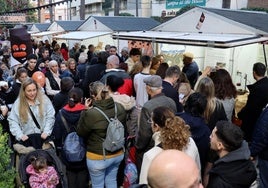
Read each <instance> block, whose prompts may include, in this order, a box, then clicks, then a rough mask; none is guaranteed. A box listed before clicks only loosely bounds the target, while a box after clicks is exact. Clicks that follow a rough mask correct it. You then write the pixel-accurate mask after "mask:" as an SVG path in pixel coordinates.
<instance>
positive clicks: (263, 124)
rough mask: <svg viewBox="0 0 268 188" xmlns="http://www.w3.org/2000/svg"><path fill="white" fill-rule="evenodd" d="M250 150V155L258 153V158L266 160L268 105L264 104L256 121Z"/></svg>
mask: <svg viewBox="0 0 268 188" xmlns="http://www.w3.org/2000/svg"><path fill="white" fill-rule="evenodd" d="M250 152H251V156H253V157H255V156H257V155H258V157H259V158H260V159H263V160H267V161H268V106H266V108H265V109H264V110H263V112H262V113H261V115H260V117H259V119H258V120H257V122H256V125H255V130H254V132H253V136H252V142H251V144H250Z"/></svg>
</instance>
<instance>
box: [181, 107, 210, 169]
mask: <svg viewBox="0 0 268 188" xmlns="http://www.w3.org/2000/svg"><path fill="white" fill-rule="evenodd" d="M179 116H180V117H181V118H182V119H183V120H184V121H185V122H186V124H187V125H189V126H190V131H191V137H192V138H193V140H194V141H195V143H196V146H197V148H198V151H199V155H200V162H201V166H202V169H204V167H205V164H206V162H207V157H208V152H209V148H210V138H209V137H210V134H211V131H210V130H209V128H208V126H207V124H206V123H205V119H204V118H202V117H195V116H191V115H190V114H189V113H187V112H185V113H181V114H179Z"/></svg>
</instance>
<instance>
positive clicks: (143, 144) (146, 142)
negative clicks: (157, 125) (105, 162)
mask: <svg viewBox="0 0 268 188" xmlns="http://www.w3.org/2000/svg"><path fill="white" fill-rule="evenodd" d="M143 81H144V83H145V84H146V91H147V93H148V95H149V96H150V98H151V99H150V100H149V101H147V102H146V103H145V104H144V105H143V107H142V109H141V115H140V123H139V128H138V133H137V137H136V142H135V146H136V160H137V162H136V164H137V168H138V171H140V168H141V163H142V158H143V154H144V153H145V152H146V151H148V150H149V149H151V148H152V147H153V146H154V141H153V139H152V135H153V132H152V129H151V123H150V122H148V120H150V119H151V114H152V112H153V110H154V109H155V108H157V107H160V106H165V107H168V108H170V109H171V110H172V111H173V112H177V108H176V104H175V102H174V101H173V100H172V99H171V98H169V97H167V96H165V95H164V94H163V93H162V79H161V77H160V76H158V75H152V76H149V77H147V78H145V79H144V80H143Z"/></svg>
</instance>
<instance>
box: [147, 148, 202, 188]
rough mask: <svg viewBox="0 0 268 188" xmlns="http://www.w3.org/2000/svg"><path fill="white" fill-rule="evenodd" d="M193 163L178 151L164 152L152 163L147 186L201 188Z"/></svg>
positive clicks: (153, 187) (154, 187)
mask: <svg viewBox="0 0 268 188" xmlns="http://www.w3.org/2000/svg"><path fill="white" fill-rule="evenodd" d="M199 180H200V173H199V169H198V167H197V165H196V163H195V161H194V160H193V159H192V158H191V157H190V156H188V155H187V154H185V153H184V152H181V151H179V150H165V151H163V152H161V153H160V154H159V155H157V156H156V158H155V159H154V160H153V161H152V163H151V166H150V167H149V172H148V184H149V186H150V187H152V188H190V187H193V188H201V187H202V185H201V183H200V182H199Z"/></svg>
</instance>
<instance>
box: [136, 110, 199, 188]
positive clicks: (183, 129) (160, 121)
mask: <svg viewBox="0 0 268 188" xmlns="http://www.w3.org/2000/svg"><path fill="white" fill-rule="evenodd" d="M148 121H149V122H150V123H151V126H152V130H153V132H154V134H153V137H152V138H153V140H154V141H155V147H153V148H152V149H150V150H149V151H148V152H146V153H145V154H144V156H143V160H142V166H141V173H140V182H139V183H140V184H147V174H148V169H149V166H150V164H151V162H152V160H153V159H154V158H155V157H156V155H158V154H159V153H160V152H161V151H163V150H168V149H177V150H180V151H183V152H185V153H186V154H188V155H189V156H190V157H192V158H193V160H195V162H196V164H197V165H198V167H199V169H200V159H199V153H198V149H197V147H196V145H195V142H194V141H193V139H192V138H191V137H190V136H191V133H190V127H189V126H188V125H186V123H185V122H184V120H183V119H181V118H180V117H178V116H175V114H174V113H173V112H172V111H171V110H170V109H169V108H167V107H158V108H156V109H154V111H153V113H152V119H149V120H148ZM178 162H179V161H178Z"/></svg>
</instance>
